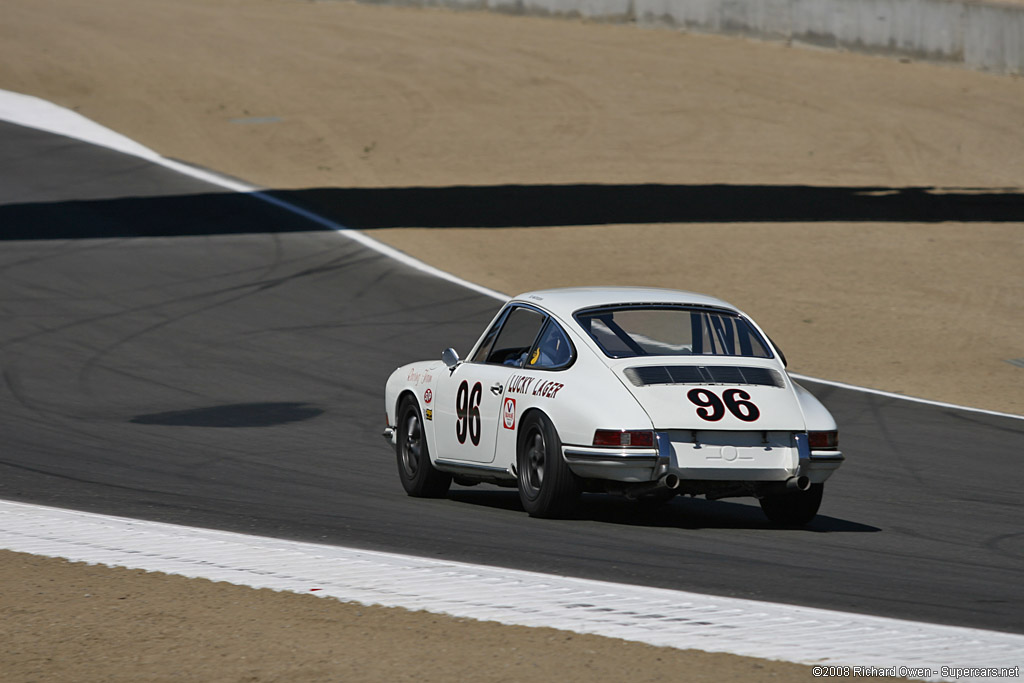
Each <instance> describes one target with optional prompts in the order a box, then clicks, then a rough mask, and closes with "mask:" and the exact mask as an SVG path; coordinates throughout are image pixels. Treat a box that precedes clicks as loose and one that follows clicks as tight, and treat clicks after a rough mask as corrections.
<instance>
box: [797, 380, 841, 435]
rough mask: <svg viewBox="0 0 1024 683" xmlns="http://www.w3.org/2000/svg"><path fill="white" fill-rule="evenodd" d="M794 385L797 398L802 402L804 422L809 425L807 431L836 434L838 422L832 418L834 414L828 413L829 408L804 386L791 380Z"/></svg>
mask: <svg viewBox="0 0 1024 683" xmlns="http://www.w3.org/2000/svg"><path fill="white" fill-rule="evenodd" d="M790 383H792V385H793V389H794V391H795V392H796V397H797V399H798V400H799V401H800V409H801V410H803V413H804V421H805V422H806V424H807V431H809V432H834V431H836V429H837V427H836V420H835V418H834V417H832V413H830V412H829V411H828V408H826V407H825V406H823V405H822V404H821V401H819V400H818V399H817V398H815V397H814V395H813V394H811V392H809V391H807V390H806V389H804V388H803V387H802V386H800V385H799V384H797V383H796V382H793V380H790Z"/></svg>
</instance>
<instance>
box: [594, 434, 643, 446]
mask: <svg viewBox="0 0 1024 683" xmlns="http://www.w3.org/2000/svg"><path fill="white" fill-rule="evenodd" d="M594 445H595V446H626V447H632V448H654V432H652V431H651V430H649V429H598V430H597V431H596V432H594Z"/></svg>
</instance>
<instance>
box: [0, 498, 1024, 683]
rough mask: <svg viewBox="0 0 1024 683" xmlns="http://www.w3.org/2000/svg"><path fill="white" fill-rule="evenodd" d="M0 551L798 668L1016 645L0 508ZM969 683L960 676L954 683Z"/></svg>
mask: <svg viewBox="0 0 1024 683" xmlns="http://www.w3.org/2000/svg"><path fill="white" fill-rule="evenodd" d="M0 547H2V548H6V549H9V550H14V551H19V552H26V553H33V554H36V555H47V556H51V557H64V558H68V559H70V560H73V561H78V562H89V563H99V564H106V565H114V566H123V567H129V568H133V569H144V570H147V571H159V572H165V573H169V574H179V575H182V576H187V577H202V578H207V579H211V580H214V581H226V582H229V583H233V584H238V585H243V586H252V587H254V588H271V589H274V590H281V591H292V592H296V593H308V592H310V591H313V589H316V591H315V593H314V594H315V595H320V596H330V597H334V598H337V599H339V600H344V601H351V602H359V603H363V604H367V605H385V606H389V607H404V608H407V609H411V610H419V609H422V610H427V611H430V612H437V613H444V614H451V615H454V616H459V617H466V618H470V619H478V620H493V621H498V622H501V623H503V624H517V625H522V626H548V627H553V628H558V629H563V630H567V631H574V632H577V633H593V634H598V635H603V636H609V637H613V638H623V639H626V640H632V641H638V642H642V643H649V644H651V645H659V646H665V647H674V648H681V649H688V648H693V649H699V650H704V651H707V652H728V653H733V654H738V655H745V656H749V657H760V658H764V659H778V660H783V661H791V662H797V663H802V664H810V665H815V664H820V665H830V666H851V667H852V666H860V667H867V666H873V667H880V668H882V667H893V666H895V667H901V666H903V667H922V668H928V669H931V670H932V671H933V672H934V675H932V676H930V678H931V679H934V680H939V679H951V678H953V677H952V676H943V675H942V673H941V667H943V666H956V667H969V666H984V667H1006V668H1012V667H1016V666H1020V665H1021V664H1022V663H1024V636H1020V635H1014V634H1007V633H999V632H995V631H984V630H979V629H970V628H959V627H951V626H939V625H934V624H923V623H918V622H912V621H902V620H898V619H887V618H883V617H873V616H864V615H857V614H847V613H843V612H834V611H830V610H823V609H814V608H809V607H797V606H793V605H782V604H775V603H768V602H755V601H751V600H740V599H736V598H723V597H715V596H709V595H701V594H698V593H688V592H683V591H674V590H665V589H660V588H646V587H643V586H631V585H626V584H617V583H609V582H604V581H591V580H586V579H576V578H568V577H563V576H553V575H549V574H539V573H534V572H525V571H517V570H513V569H503V568H499V567H485V566H479V565H472V564H465V563H461V562H447V561H442V560H436V559H429V558H421V557H411V556H407V555H398V554H391V553H383V552H374V551H368V550H355V549H351V548H341V547H336V546H328V545H318V544H313V543H299V542H294V541H285V540H280V539H273V538H262V537H256V536H247V535H243V534H236V533H231V532H226V531H212V530H207V529H195V528H190V527H181V526H175V525H172V524H161V523H157V522H145V521H140V520H135V519H126V518H121V517H110V516H106V515H96V514H91V513H85V512H75V511H71V510H61V509H57V508H47V507H40V506H36V505H25V504H22V503H13V502H8V501H0ZM961 680H966V679H961Z"/></svg>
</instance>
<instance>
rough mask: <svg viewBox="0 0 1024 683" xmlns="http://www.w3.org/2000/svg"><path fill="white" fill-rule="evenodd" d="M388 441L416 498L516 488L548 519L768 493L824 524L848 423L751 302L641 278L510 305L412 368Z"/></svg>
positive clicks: (395, 387) (391, 404)
mask: <svg viewBox="0 0 1024 683" xmlns="http://www.w3.org/2000/svg"><path fill="white" fill-rule="evenodd" d="M385 400H386V407H387V425H388V426H387V429H386V430H385V432H384V436H385V438H386V439H387V440H388V441H389V442H390V443H391V444H392V445H393V446H394V448H395V453H396V454H397V459H398V474H399V476H400V478H401V480H402V485H403V486H404V487H405V490H406V492H407V493H408V494H409V495H411V496H422V497H437V496H443V495H445V494H446V492H447V491H448V488H449V486H450V484H451V482H452V480H454V481H455V482H456V483H458V484H462V485H472V484H478V483H484V482H486V483H491V484H497V485H499V486H509V487H512V486H516V487H518V489H519V497H520V499H521V500H522V504H523V507H524V508H525V509H526V511H527V512H528V513H529V514H530V515H531V516H535V517H557V516H562V515H564V514H566V513H567V512H569V511H570V510H571V508H572V506H573V503H574V502H575V501H576V499H577V498H578V496H579V494H580V493H581V492H584V491H588V492H589V491H597V492H602V491H603V492H612V493H621V494H624V495H625V496H627V497H629V498H632V499H652V500H655V501H657V500H667V499H669V498H671V497H672V496H673V495H676V494H680V493H682V494H690V495H694V496H696V495H704V496H706V497H707V498H709V499H718V498H726V497H736V496H755V497H756V498H758V500H759V501H760V503H761V508H762V509H763V511H764V513H765V514H766V515H767V517H768V518H769V519H770V520H771V521H773V522H775V523H778V524H784V525H793V524H803V523H806V522H808V521H810V520H811V519H812V518H813V517H814V516H815V515H816V514H817V512H818V507H819V505H820V504H821V497H822V491H823V488H824V482H825V480H826V479H828V477H829V476H830V475H831V474H832V472H834V471H835V470H836V469H838V468H839V466H840V464H841V463H842V462H843V455H842V453H841V452H840V451H839V448H838V435H837V430H836V423H835V420H834V419H833V418H832V415H831V414H830V413H829V412H828V410H826V409H825V407H824V406H823V405H822V404H821V403H819V402H818V400H817V399H815V398H814V397H813V396H812V395H811V394H810V393H808V392H807V391H806V390H805V389H804V388H803V387H801V386H800V385H798V384H796V383H795V382H793V380H792V379H791V378H790V377H789V375H788V374H787V372H786V369H785V358H784V357H783V355H782V353H781V352H780V351H779V350H778V349H777V348H776V347H775V346H774V344H773V343H772V342H771V341H770V339H769V338H768V337H767V336H766V335H765V334H764V333H763V332H762V331H761V330H760V328H758V326H757V325H755V324H754V323H753V321H751V320H750V318H748V317H747V316H745V315H744V314H743V313H742V312H741V311H739V310H737V309H736V308H734V307H733V306H731V305H729V304H727V303H725V302H724V301H720V300H718V299H714V298H711V297H708V296H703V295H700V294H693V293H690V292H679V291H673V290H662V289H644V288H632V287H619V288H606V287H592V288H570V289H553V290H547V291H537V292H530V293H527V294H523V295H520V296H517V297H515V298H513V299H511V300H510V301H508V302H507V303H506V304H505V305H504V306H503V307H502V308H501V310H500V311H499V312H498V314H497V316H495V318H494V320H493V321H492V322H491V324H490V325H489V326H488V327H487V329H486V330H485V331H484V334H483V336H481V337H480V339H479V340H478V341H477V343H476V345H475V346H474V347H473V349H472V350H471V351H470V353H469V356H468V357H467V358H466V359H465V360H462V359H460V358H459V356H458V354H457V353H456V352H455V351H454V349H447V350H445V352H444V353H443V354H442V355H441V359H440V360H433V361H420V362H418V363H411V364H409V365H404V366H402V367H400V368H398V369H397V370H395V371H394V373H392V375H391V377H390V378H389V379H388V381H387V389H386V392H385Z"/></svg>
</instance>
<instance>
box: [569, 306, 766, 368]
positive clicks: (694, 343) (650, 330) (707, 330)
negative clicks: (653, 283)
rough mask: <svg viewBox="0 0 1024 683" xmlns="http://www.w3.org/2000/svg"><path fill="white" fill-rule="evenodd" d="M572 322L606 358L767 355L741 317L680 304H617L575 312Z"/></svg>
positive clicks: (754, 356)
mask: <svg viewBox="0 0 1024 683" xmlns="http://www.w3.org/2000/svg"><path fill="white" fill-rule="evenodd" d="M575 318H576V321H577V322H579V324H580V326H581V327H583V329H584V330H585V331H586V332H587V334H589V335H590V337H591V338H592V339H593V340H594V341H595V342H597V345H598V346H599V347H600V348H601V350H602V351H604V353H605V355H606V356H609V357H611V358H635V357H638V356H742V357H747V358H771V357H772V353H771V351H769V350H768V344H766V343H765V341H764V340H763V339H762V337H761V335H760V334H758V332H757V331H756V330H755V329H754V328H753V326H751V325H750V323H748V322H747V321H746V320H745V319H744V318H741V317H740V316H738V315H735V314H733V313H729V312H727V311H719V310H714V309H701V308H686V307H682V306H621V307H608V308H599V309H589V310H585V311H580V312H578V313H576V315H575Z"/></svg>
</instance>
